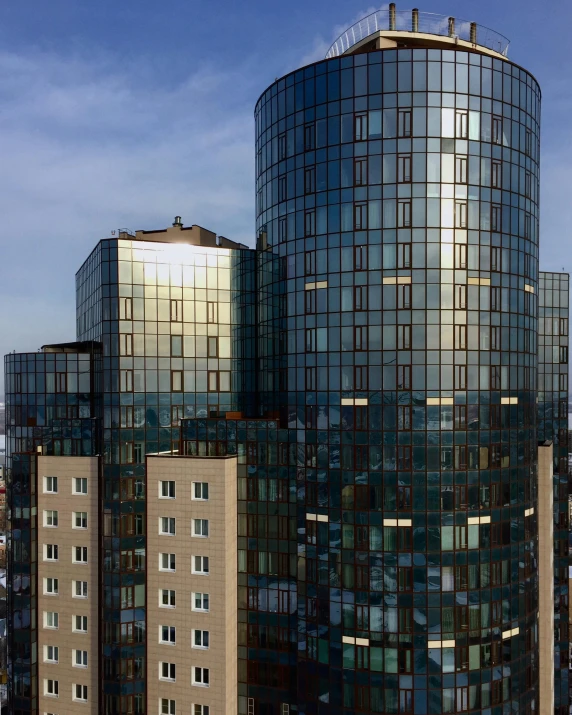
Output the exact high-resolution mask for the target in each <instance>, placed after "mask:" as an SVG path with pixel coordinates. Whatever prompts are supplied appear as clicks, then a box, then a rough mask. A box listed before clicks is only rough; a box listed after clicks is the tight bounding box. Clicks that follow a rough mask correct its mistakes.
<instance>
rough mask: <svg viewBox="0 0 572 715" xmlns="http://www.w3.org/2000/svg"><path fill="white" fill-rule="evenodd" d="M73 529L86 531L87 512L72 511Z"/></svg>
mask: <svg viewBox="0 0 572 715" xmlns="http://www.w3.org/2000/svg"><path fill="white" fill-rule="evenodd" d="M73 528H74V529H87V511H74V513H73Z"/></svg>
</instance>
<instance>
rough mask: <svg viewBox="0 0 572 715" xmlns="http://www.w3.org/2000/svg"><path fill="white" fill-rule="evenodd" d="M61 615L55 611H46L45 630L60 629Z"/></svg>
mask: <svg viewBox="0 0 572 715" xmlns="http://www.w3.org/2000/svg"><path fill="white" fill-rule="evenodd" d="M59 626H60V614H59V613H56V612H54V611H44V628H59Z"/></svg>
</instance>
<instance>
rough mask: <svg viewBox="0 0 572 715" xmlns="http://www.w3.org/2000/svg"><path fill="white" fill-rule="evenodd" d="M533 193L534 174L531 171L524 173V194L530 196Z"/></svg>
mask: <svg viewBox="0 0 572 715" xmlns="http://www.w3.org/2000/svg"><path fill="white" fill-rule="evenodd" d="M531 193H532V174H531V173H530V171H526V172H525V173H524V195H525V196H527V197H528V198H530V196H531Z"/></svg>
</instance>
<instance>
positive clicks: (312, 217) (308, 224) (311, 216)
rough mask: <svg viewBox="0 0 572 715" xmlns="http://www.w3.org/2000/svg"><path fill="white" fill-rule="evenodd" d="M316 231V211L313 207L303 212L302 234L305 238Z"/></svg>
mask: <svg viewBox="0 0 572 715" xmlns="http://www.w3.org/2000/svg"><path fill="white" fill-rule="evenodd" d="M315 233H316V212H315V210H314V209H310V210H309V211H306V213H305V214H304V236H306V237H307V238H308V237H310V236H313V235H314V234H315Z"/></svg>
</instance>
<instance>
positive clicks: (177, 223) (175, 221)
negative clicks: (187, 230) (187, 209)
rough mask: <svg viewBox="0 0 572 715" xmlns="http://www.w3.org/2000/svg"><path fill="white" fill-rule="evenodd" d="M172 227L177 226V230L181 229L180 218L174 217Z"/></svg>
mask: <svg viewBox="0 0 572 715" xmlns="http://www.w3.org/2000/svg"><path fill="white" fill-rule="evenodd" d="M173 226H178V227H179V228H183V222H182V221H181V217H180V216H175V220H174V221H173Z"/></svg>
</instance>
